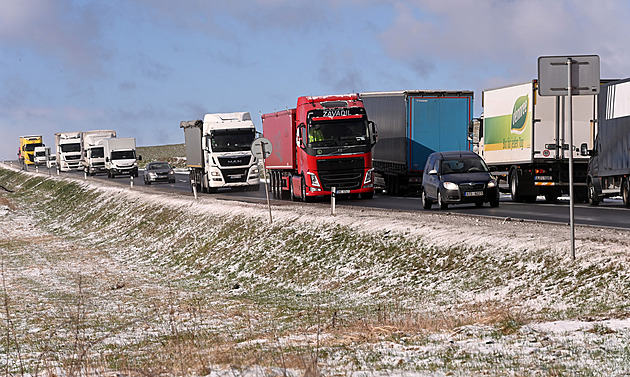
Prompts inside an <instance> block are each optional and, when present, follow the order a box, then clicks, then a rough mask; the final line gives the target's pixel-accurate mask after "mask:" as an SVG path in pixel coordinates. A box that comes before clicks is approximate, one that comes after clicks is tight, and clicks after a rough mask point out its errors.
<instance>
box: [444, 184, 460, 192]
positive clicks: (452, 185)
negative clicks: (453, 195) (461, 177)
mask: <svg viewBox="0 0 630 377" xmlns="http://www.w3.org/2000/svg"><path fill="white" fill-rule="evenodd" d="M444 188H445V189H447V190H457V189H458V188H459V186H457V184H455V183H453V182H444Z"/></svg>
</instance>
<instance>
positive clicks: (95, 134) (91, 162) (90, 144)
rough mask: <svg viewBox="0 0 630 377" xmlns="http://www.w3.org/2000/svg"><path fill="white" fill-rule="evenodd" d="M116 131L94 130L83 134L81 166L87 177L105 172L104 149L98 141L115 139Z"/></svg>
mask: <svg viewBox="0 0 630 377" xmlns="http://www.w3.org/2000/svg"><path fill="white" fill-rule="evenodd" d="M115 137H116V131H113V130H94V131H85V132H84V133H83V156H82V158H81V164H82V166H83V170H84V171H85V172H86V173H87V174H88V175H94V174H96V173H101V172H106V169H105V149H104V147H103V145H102V144H100V141H101V140H103V139H109V138H115Z"/></svg>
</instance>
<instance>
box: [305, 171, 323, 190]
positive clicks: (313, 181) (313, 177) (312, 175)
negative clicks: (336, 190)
mask: <svg viewBox="0 0 630 377" xmlns="http://www.w3.org/2000/svg"><path fill="white" fill-rule="evenodd" d="M306 175H308V176H309V177H310V178H311V185H312V186H314V187H321V186H320V184H319V179H317V176H316V175H315V173H310V172H309V173H306Z"/></svg>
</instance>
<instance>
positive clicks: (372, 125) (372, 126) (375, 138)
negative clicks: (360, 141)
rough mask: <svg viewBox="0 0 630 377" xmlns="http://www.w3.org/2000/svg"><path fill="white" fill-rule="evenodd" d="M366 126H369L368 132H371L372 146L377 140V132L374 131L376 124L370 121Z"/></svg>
mask: <svg viewBox="0 0 630 377" xmlns="http://www.w3.org/2000/svg"><path fill="white" fill-rule="evenodd" d="M368 124H369V125H370V130H371V131H372V146H374V144H376V141H377V140H378V130H377V129H376V123H374V122H372V121H371V120H370V121H368Z"/></svg>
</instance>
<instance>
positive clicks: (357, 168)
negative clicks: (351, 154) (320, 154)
mask: <svg viewBox="0 0 630 377" xmlns="http://www.w3.org/2000/svg"><path fill="white" fill-rule="evenodd" d="M364 171H365V163H364V161H363V158H362V157H355V158H340V159H326V160H324V159H322V160H317V173H318V175H319V179H320V181H321V184H322V189H324V190H326V191H330V190H331V188H332V187H336V188H337V189H341V190H356V189H360V188H361V183H362V182H363V173H364Z"/></svg>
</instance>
